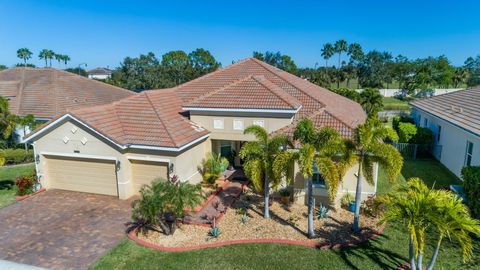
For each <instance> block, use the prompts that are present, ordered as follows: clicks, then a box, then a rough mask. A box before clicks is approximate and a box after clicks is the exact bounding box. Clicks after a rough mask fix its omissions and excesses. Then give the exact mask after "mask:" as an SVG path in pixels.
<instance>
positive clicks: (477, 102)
mask: <svg viewBox="0 0 480 270" xmlns="http://www.w3.org/2000/svg"><path fill="white" fill-rule="evenodd" d="M411 105H412V107H413V110H412V116H413V118H414V120H415V123H416V124H417V125H418V126H420V127H427V128H429V129H430V130H432V131H433V133H434V135H435V139H434V146H433V151H432V153H433V155H434V156H435V157H436V158H437V159H438V160H439V161H440V162H441V163H442V164H444V165H445V166H446V167H447V168H448V169H449V170H450V171H452V172H453V173H454V174H456V175H457V176H459V177H460V172H461V170H462V168H463V167H464V166H470V165H472V166H474V165H475V166H478V165H480V87H479V88H476V89H470V90H464V91H458V92H454V93H449V94H444V95H440V96H436V97H431V98H425V99H420V100H415V101H413V102H411Z"/></svg>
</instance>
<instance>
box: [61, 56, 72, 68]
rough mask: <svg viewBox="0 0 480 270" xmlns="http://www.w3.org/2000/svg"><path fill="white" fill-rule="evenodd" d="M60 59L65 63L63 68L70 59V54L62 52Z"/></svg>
mask: <svg viewBox="0 0 480 270" xmlns="http://www.w3.org/2000/svg"><path fill="white" fill-rule="evenodd" d="M62 60H63V63H64V64H65V68H67V63H68V62H70V60H71V59H70V56H68V55H66V54H64V55H63V59H62Z"/></svg>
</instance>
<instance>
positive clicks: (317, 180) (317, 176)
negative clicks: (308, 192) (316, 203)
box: [312, 164, 325, 188]
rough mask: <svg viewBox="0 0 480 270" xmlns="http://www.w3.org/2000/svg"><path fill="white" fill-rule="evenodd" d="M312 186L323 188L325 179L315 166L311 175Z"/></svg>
mask: <svg viewBox="0 0 480 270" xmlns="http://www.w3.org/2000/svg"><path fill="white" fill-rule="evenodd" d="M312 182H313V186H314V187H317V188H324V187H325V179H323V176H322V174H321V173H320V171H319V170H318V167H317V165H315V164H313V175H312Z"/></svg>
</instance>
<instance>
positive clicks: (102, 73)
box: [87, 67, 113, 80]
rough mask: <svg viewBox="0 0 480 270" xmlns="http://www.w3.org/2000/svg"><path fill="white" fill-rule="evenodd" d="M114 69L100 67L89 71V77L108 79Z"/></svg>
mask: <svg viewBox="0 0 480 270" xmlns="http://www.w3.org/2000/svg"><path fill="white" fill-rule="evenodd" d="M112 73H113V71H112V70H110V69H108V68H103V67H98V68H94V69H91V70H89V71H87V75H88V78H90V79H97V80H106V79H108V78H110V77H112Z"/></svg>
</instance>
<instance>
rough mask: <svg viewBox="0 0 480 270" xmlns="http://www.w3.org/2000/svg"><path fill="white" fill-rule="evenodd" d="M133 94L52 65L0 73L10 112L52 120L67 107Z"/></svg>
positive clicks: (91, 104)
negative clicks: (8, 98) (51, 66)
mask: <svg viewBox="0 0 480 270" xmlns="http://www.w3.org/2000/svg"><path fill="white" fill-rule="evenodd" d="M12 94H13V95H12ZM134 94H135V93H133V92H131V91H128V90H125V89H122V88H119V87H116V86H113V85H109V84H106V83H102V82H99V81H96V80H92V79H88V78H85V77H82V76H79V75H76V74H73V73H70V72H66V71H63V70H58V69H53V68H28V67H27V68H25V67H17V68H11V69H6V70H3V71H1V72H0V95H2V96H9V97H10V107H11V108H10V109H11V111H12V112H13V113H14V114H17V115H22V116H23V115H27V114H33V115H35V117H37V118H48V119H51V118H53V117H55V116H57V115H59V114H63V113H65V112H66V111H67V110H71V109H77V108H82V107H86V106H94V105H101V104H108V103H111V102H113V101H116V100H120V99H122V98H125V97H128V96H131V95H134Z"/></svg>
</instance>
